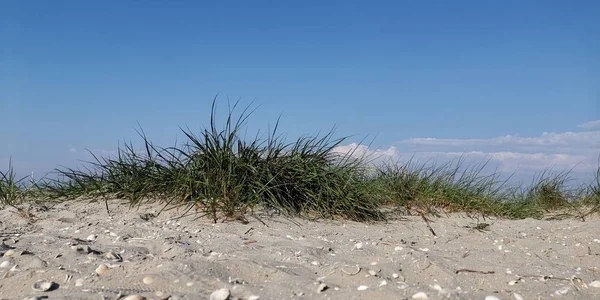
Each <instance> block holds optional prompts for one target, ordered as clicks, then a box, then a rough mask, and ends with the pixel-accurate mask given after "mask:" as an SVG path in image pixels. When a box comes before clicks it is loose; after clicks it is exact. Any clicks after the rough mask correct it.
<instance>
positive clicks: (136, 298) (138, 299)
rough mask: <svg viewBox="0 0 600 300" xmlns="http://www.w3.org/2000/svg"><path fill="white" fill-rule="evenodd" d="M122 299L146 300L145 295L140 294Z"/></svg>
mask: <svg viewBox="0 0 600 300" xmlns="http://www.w3.org/2000/svg"><path fill="white" fill-rule="evenodd" d="M123 300H146V297H144V296H142V295H129V296H127V297H125V298H123Z"/></svg>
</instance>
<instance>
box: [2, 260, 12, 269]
mask: <svg viewBox="0 0 600 300" xmlns="http://www.w3.org/2000/svg"><path fill="white" fill-rule="evenodd" d="M8 266H10V261H9V260H5V261H3V262H1V263H0V269H5V268H8Z"/></svg>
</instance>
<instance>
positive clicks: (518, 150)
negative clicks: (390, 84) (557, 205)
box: [335, 120, 600, 177]
mask: <svg viewBox="0 0 600 300" xmlns="http://www.w3.org/2000/svg"><path fill="white" fill-rule="evenodd" d="M595 126H599V128H600V120H597V121H591V122H587V123H584V124H581V125H579V126H578V127H580V128H585V129H591V128H595ZM400 149H402V150H400ZM352 150H354V151H355V153H354V156H367V157H369V158H370V159H373V161H374V163H377V162H383V161H389V160H392V161H398V162H401V163H402V162H407V161H408V160H410V159H411V158H413V159H417V160H419V161H429V160H433V161H436V162H441V163H443V162H449V161H455V160H457V159H459V158H463V159H464V160H465V161H466V162H472V163H477V162H483V161H486V160H489V162H490V163H491V166H490V167H497V168H498V170H499V171H500V172H507V173H516V174H518V173H520V174H521V175H523V174H528V175H530V174H531V173H539V172H542V171H544V170H547V169H548V168H551V169H552V170H553V171H572V172H573V173H576V174H578V175H582V176H584V177H589V176H591V175H592V174H593V172H594V171H595V170H596V168H597V167H598V163H599V158H600V130H591V131H581V132H560V133H555V132H544V133H542V134H541V135H539V136H533V137H522V136H519V135H506V136H498V137H491V138H480V139H471V138H466V139H460V138H449V139H448V138H430V137H429V138H410V139H405V140H401V141H399V142H398V143H397V144H396V145H393V146H390V147H388V148H383V149H370V148H369V147H367V146H365V145H359V144H356V143H353V144H349V145H344V146H339V147H337V148H336V149H335V151H336V152H339V153H348V152H349V151H352Z"/></svg>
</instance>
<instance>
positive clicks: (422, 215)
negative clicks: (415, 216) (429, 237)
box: [418, 212, 437, 236]
mask: <svg viewBox="0 0 600 300" xmlns="http://www.w3.org/2000/svg"><path fill="white" fill-rule="evenodd" d="M418 213H419V214H420V215H421V218H423V221H425V224H427V228H429V231H431V234H433V236H437V234H435V231H433V228H432V227H431V225H430V224H429V220H427V217H425V214H424V213H422V212H418Z"/></svg>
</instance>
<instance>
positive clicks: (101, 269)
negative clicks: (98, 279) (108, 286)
mask: <svg viewBox="0 0 600 300" xmlns="http://www.w3.org/2000/svg"><path fill="white" fill-rule="evenodd" d="M95 271H96V274H99V275H102V274H104V273H106V272H107V271H108V266H107V265H106V264H100V265H99V266H98V267H97V268H96V270H95Z"/></svg>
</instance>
